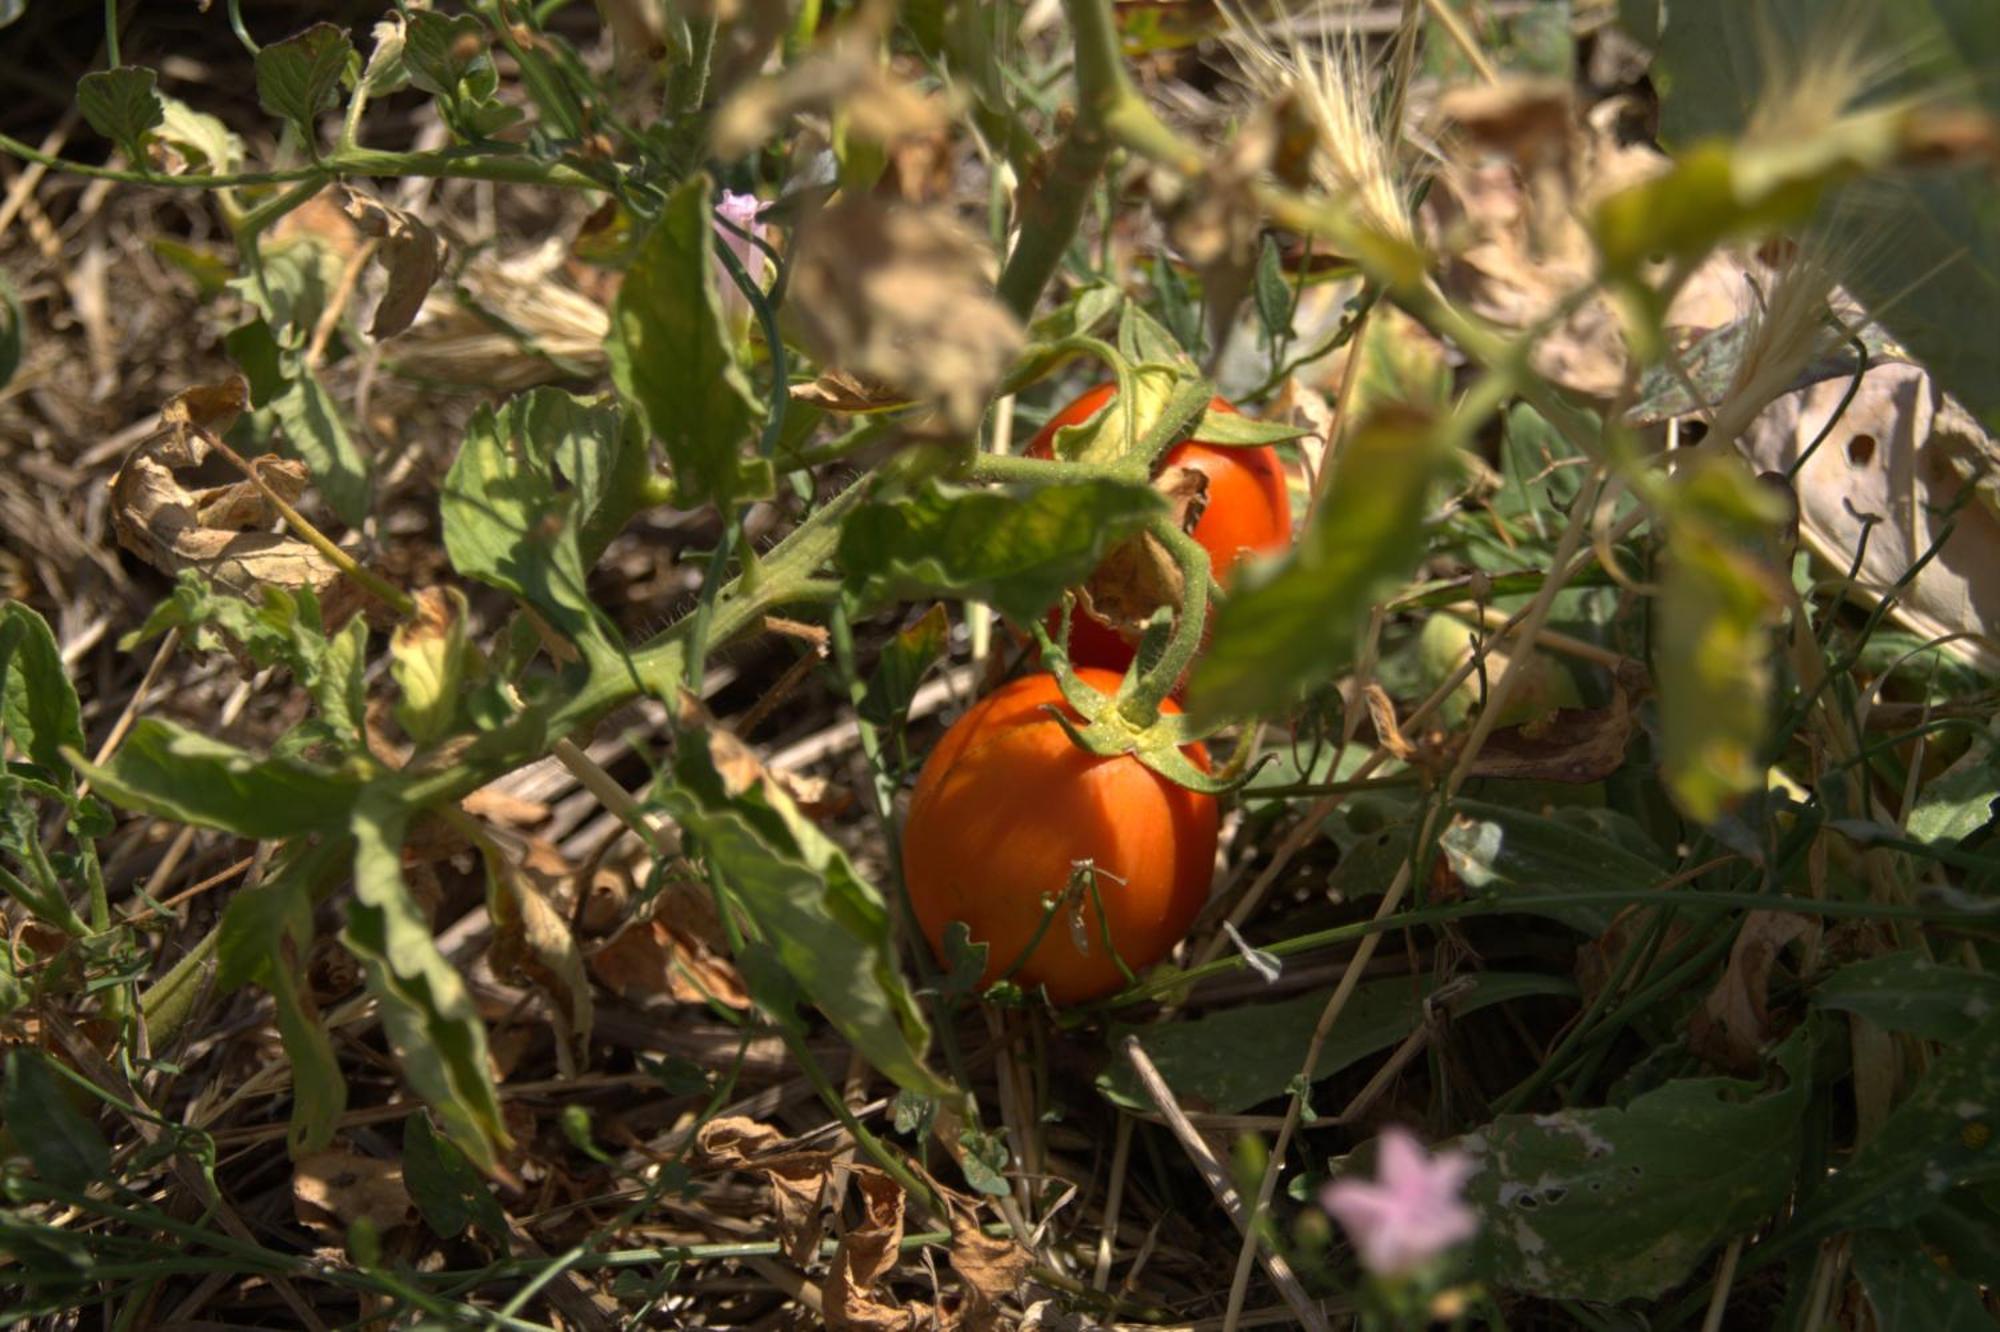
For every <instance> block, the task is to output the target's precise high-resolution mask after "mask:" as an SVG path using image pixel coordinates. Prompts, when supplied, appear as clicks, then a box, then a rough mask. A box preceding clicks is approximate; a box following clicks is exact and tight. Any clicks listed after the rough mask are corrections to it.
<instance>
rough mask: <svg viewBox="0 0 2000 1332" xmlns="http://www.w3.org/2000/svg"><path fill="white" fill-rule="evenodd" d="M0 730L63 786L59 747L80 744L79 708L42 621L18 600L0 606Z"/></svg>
mask: <svg viewBox="0 0 2000 1332" xmlns="http://www.w3.org/2000/svg"><path fill="white" fill-rule="evenodd" d="M0 734H4V735H5V736H6V737H7V738H8V739H10V740H12V741H13V742H14V747H15V748H16V749H17V750H19V751H20V752H21V753H22V754H25V755H26V756H27V757H28V760H29V761H30V762H31V763H33V764H34V765H35V766H36V767H38V768H40V769H42V770H43V771H44V772H45V773H47V774H48V775H49V778H50V779H51V780H53V781H55V782H57V783H60V784H61V785H62V786H63V787H64V789H68V788H70V787H71V786H73V785H74V784H75V778H74V777H73V776H72V775H71V773H70V767H69V764H68V763H67V762H66V761H64V759H63V750H64V749H74V750H81V749H82V748H83V711H82V709H81V707H79V705H78V703H77V699H76V687H75V686H74V685H72V684H71V683H70V682H69V671H68V670H67V669H66V668H65V667H64V666H63V660H62V649H60V648H59V647H57V646H56V637H55V634H54V633H53V632H52V631H51V630H50V629H49V625H48V621H46V620H44V619H43V618H42V617H41V616H40V615H38V614H36V613H35V612H34V611H33V610H31V609H29V608H28V607H27V606H24V605H22V604H21V603H20V602H18V601H9V602H7V603H6V604H5V605H4V606H0Z"/></svg>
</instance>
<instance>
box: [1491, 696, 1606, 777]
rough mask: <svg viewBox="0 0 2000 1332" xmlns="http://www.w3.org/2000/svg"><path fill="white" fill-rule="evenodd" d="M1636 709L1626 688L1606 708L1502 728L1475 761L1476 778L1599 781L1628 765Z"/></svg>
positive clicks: (1558, 714) (1559, 713)
mask: <svg viewBox="0 0 2000 1332" xmlns="http://www.w3.org/2000/svg"><path fill="white" fill-rule="evenodd" d="M1632 725H1633V720H1632V705H1631V700H1630V698H1629V696H1628V695H1627V694H1626V692H1625V689H1624V687H1623V686H1622V685H1614V686H1613V688H1612V696H1611V703H1610V705H1609V706H1608V707H1602V708H1558V709H1556V710H1555V711H1554V712H1551V713H1549V714H1548V715H1547V716H1545V717H1542V718H1540V719H1538V720H1535V721H1530V722H1526V723H1523V724H1522V725H1520V726H1502V727H1499V728H1497V729H1495V730H1494V731H1493V733H1492V734H1491V735H1489V736H1488V737H1487V738H1486V743H1485V744H1484V745H1482V746H1480V749H1479V755H1478V757H1477V758H1475V759H1474V760H1473V761H1472V770H1471V775H1472V776H1474V777H1499V778H1504V779H1507V780H1510V781H1538V782H1570V783H1587V782H1601V781H1603V780H1604V779H1605V778H1606V777H1609V776H1610V775H1611V774H1612V773H1614V772H1616V771H1618V769H1619V768H1621V767H1623V766H1624V764H1625V749H1626V746H1628V745H1629V744H1631V742H1632Z"/></svg>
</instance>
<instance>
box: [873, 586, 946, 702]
mask: <svg viewBox="0 0 2000 1332" xmlns="http://www.w3.org/2000/svg"><path fill="white" fill-rule="evenodd" d="M950 641H951V618H950V617H949V616H948V615H946V614H945V609H944V606H943V605H942V604H941V603H940V604H937V605H933V606H932V607H931V608H930V609H929V610H927V611H925V612H924V613H923V614H922V615H921V616H919V617H918V618H917V620H916V622H915V623H913V624H911V625H909V626H907V627H905V628H903V629H899V630H897V632H896V636H895V637H894V638H891V639H890V640H889V641H888V643H887V644H886V645H884V647H883V648H882V655H881V656H880V657H879V658H877V659H876V662H875V673H874V674H873V675H871V676H869V677H868V688H867V691H866V692H865V693H864V694H862V696H861V703H860V705H859V708H858V711H859V712H860V714H861V717H862V719H863V720H864V721H867V722H868V723H870V724H871V725H874V726H878V727H880V728H882V729H883V730H888V729H890V728H892V727H894V726H898V725H900V724H901V723H902V721H903V718H904V717H905V715H906V714H907V713H908V712H909V708H910V700H911V698H913V697H915V695H916V692H917V686H918V684H920V683H922V681H923V678H924V674H925V673H926V672H927V671H929V670H930V668H931V667H933V666H935V665H936V664H937V663H938V662H940V661H942V660H944V656H945V652H946V649H947V648H948V646H949V645H950Z"/></svg>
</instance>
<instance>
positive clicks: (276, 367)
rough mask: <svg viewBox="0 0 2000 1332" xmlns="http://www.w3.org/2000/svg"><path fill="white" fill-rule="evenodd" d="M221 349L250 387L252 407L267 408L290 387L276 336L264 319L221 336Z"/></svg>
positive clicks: (251, 322)
mask: <svg viewBox="0 0 2000 1332" xmlns="http://www.w3.org/2000/svg"><path fill="white" fill-rule="evenodd" d="M222 347H223V350H224V351H226V352H228V353H229V359H230V360H232V361H234V362H235V363H236V368H237V369H238V370H241V371H242V372H243V379H244V381H245V382H246V383H248V384H249V385H250V404H251V406H253V407H268V406H270V405H271V404H272V403H273V402H275V401H277V399H279V398H281V397H283V396H284V395H285V393H286V391H287V390H288V389H289V388H290V387H291V381H290V379H289V378H288V377H287V375H286V373H285V360H284V353H283V351H282V350H281V349H280V348H279V346H278V339H277V336H276V335H275V334H273V333H272V332H271V326H270V325H269V324H267V323H265V322H264V321H263V320H261V319H253V320H251V321H250V322H249V323H247V324H243V325H240V326H238V327H236V328H232V329H230V330H229V332H227V333H225V334H224V335H223V337H222Z"/></svg>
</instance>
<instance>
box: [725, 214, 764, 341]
mask: <svg viewBox="0 0 2000 1332" xmlns="http://www.w3.org/2000/svg"><path fill="white" fill-rule="evenodd" d="M761 207H763V204H762V203H761V202H760V201H759V200H758V198H757V196H756V195H754V194H736V193H734V192H732V191H730V190H724V191H723V192H722V198H721V199H719V200H717V201H716V205H715V215H716V216H717V217H718V218H720V219H722V221H723V222H728V223H730V224H731V225H733V226H736V227H738V228H740V229H741V230H743V231H746V232H748V233H749V236H739V235H737V234H736V232H734V231H731V230H730V229H729V228H728V227H725V226H723V225H722V223H721V222H718V223H717V224H716V227H715V238H716V239H717V240H718V241H720V242H721V243H722V244H724V245H726V246H728V247H729V252H730V253H731V254H733V255H735V256H736V261H737V262H738V263H740V264H742V265H743V271H744V272H746V273H748V274H749V275H750V280H751V281H752V282H757V283H761V282H762V281H763V279H764V252H763V251H762V250H760V249H758V248H757V246H756V245H755V244H753V243H752V242H751V240H750V237H751V236H754V237H756V238H757V239H758V240H762V239H763V238H764V226H763V224H762V223H760V222H759V221H758V220H757V210H758V209H759V208H761ZM715 285H716V286H718V287H720V288H721V289H722V315H723V320H724V322H726V323H727V324H728V325H729V326H730V327H732V328H736V329H737V332H738V334H739V336H740V335H741V333H742V331H743V330H742V329H741V328H740V327H738V326H739V325H740V324H742V323H743V321H744V320H745V319H746V318H747V317H748V316H749V313H750V302H749V301H748V300H747V299H746V298H745V297H744V295H743V289H742V288H741V287H739V286H737V285H736V279H735V278H734V277H731V276H730V273H729V266H728V265H727V264H725V263H723V262H722V260H721V259H719V258H718V259H717V260H716V261H715Z"/></svg>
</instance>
